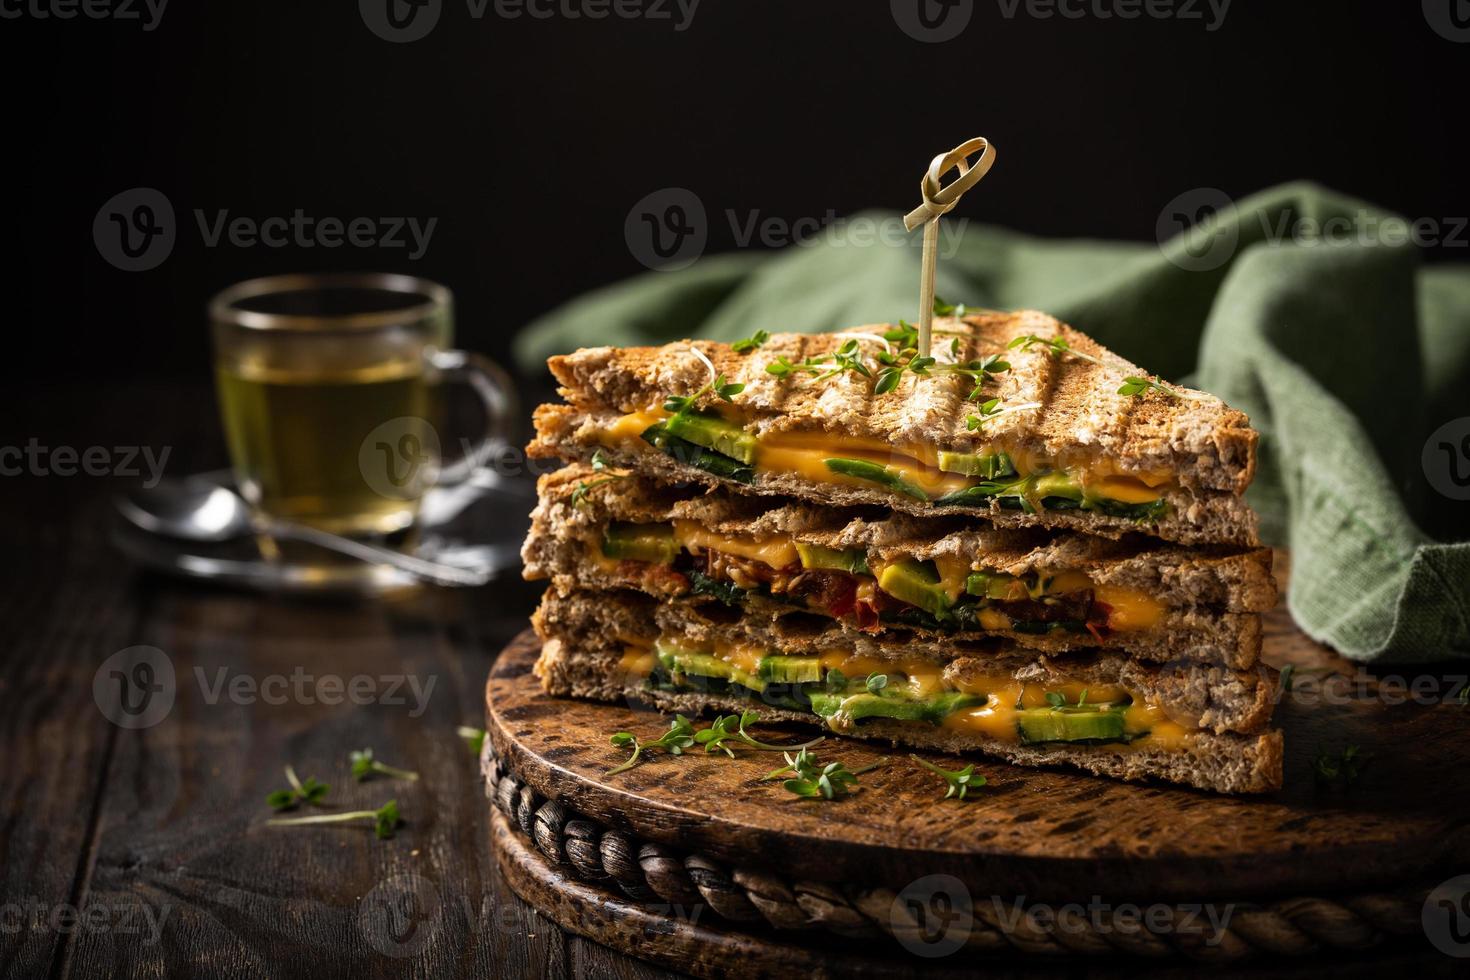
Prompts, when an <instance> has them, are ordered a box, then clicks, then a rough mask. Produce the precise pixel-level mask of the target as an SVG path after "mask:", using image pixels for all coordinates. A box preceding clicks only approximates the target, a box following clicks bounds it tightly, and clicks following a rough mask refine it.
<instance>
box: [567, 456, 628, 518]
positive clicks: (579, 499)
mask: <svg viewBox="0 0 1470 980" xmlns="http://www.w3.org/2000/svg"><path fill="white" fill-rule="evenodd" d="M611 469H612V467H611V464H609V463H608V461H607V457H606V456H604V455H603V454H602V450H601V449H599V450H597V451H596V452H594V453H593V454H592V472H594V473H607V472H609V471H610V470H611ZM627 478H628V474H627V473H613V474H612V475H611V476H604V477H602V478H601V479H597V480H582V481H581V482H579V483H578V484H577V489H575V490H573V491H572V506H573V507H581V506H582V504H583V502H584V501H585V500H586V499H587V494H588V492H589V491H590V490H591V489H592V488H593V487H600V486H602V485H603V484H604V483H612V482H613V481H615V480H625V479H627Z"/></svg>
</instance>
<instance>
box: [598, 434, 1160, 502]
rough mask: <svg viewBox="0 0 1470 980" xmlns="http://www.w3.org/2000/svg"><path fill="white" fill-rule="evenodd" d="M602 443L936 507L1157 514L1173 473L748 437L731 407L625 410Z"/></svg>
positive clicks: (833, 440)
mask: <svg viewBox="0 0 1470 980" xmlns="http://www.w3.org/2000/svg"><path fill="white" fill-rule="evenodd" d="M600 441H601V442H602V444H603V445H605V446H607V447H609V448H617V449H622V450H625V451H626V450H634V451H658V452H662V453H664V454H666V455H669V456H671V457H673V458H674V459H676V460H678V461H679V462H681V463H684V464H685V465H688V466H693V467H695V468H697V469H701V470H704V471H705V472H708V473H711V474H713V475H715V476H719V477H723V478H725V479H730V480H734V481H736V482H740V483H751V482H754V480H755V478H756V476H757V475H761V474H780V475H788V476H797V477H800V478H802V479H805V480H809V481H812V482H816V483H828V484H836V485H841V486H862V487H869V488H871V487H874V486H877V487H882V488H885V489H887V490H889V491H890V492H893V493H899V494H903V495H905V496H908V497H912V498H914V499H916V500H920V501H925V502H928V503H931V504H933V505H934V506H936V507H989V506H990V504H991V502H992V501H996V502H998V503H999V504H1000V506H1002V507H1005V508H1008V509H1015V510H1022V511H1025V512H1027V513H1038V512H1040V511H1043V510H1079V509H1080V510H1090V511H1098V512H1101V513H1104V514H1107V515H1109V516H1112V517H1124V518H1130V519H1134V520H1139V521H1145V520H1157V519H1158V518H1160V517H1162V516H1163V515H1164V514H1165V513H1166V512H1167V507H1168V505H1167V504H1166V503H1165V501H1164V500H1163V494H1164V492H1165V491H1167V490H1173V489H1177V488H1178V481H1177V479H1176V478H1175V476H1174V474H1171V473H1166V472H1162V471H1160V472H1150V473H1144V474H1137V473H1123V472H1120V471H1119V469H1118V468H1117V466H1116V465H1115V464H1114V463H1113V462H1112V461H1111V460H1108V459H1105V458H1085V459H1083V458H1078V459H1068V460H1053V459H1045V458H1042V457H1039V456H1037V455H1035V454H1031V453H1023V452H1020V451H1018V450H1016V449H1014V448H1009V449H1008V448H1005V447H1001V446H999V445H990V444H987V445H983V446H979V447H975V448H974V449H973V451H963V452H962V451H948V450H941V449H938V448H937V447H933V446H898V445H890V444H887V443H882V442H877V441H874V440H868V439H860V438H855V437H850V436H841V435H835V434H830V433H802V432H771V433H767V434H765V435H756V434H753V433H751V432H749V431H748V430H747V428H746V426H745V425H744V424H743V421H742V420H741V419H739V418H738V417H734V416H733V414H726V415H721V414H716V413H714V412H708V411H703V412H697V411H680V412H674V413H669V412H668V411H665V410H663V409H657V408H655V409H650V410H647V411H641V412H631V413H628V414H626V415H623V416H620V417H619V418H617V419H616V420H614V421H612V422H611V423H609V424H608V425H607V426H606V427H605V428H604V429H603V430H602V432H601V433H600Z"/></svg>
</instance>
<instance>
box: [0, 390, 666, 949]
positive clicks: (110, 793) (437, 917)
mask: <svg viewBox="0 0 1470 980" xmlns="http://www.w3.org/2000/svg"><path fill="white" fill-rule="evenodd" d="M10 404H11V407H10V408H9V409H8V410H7V411H6V412H5V413H4V416H5V417H4V419H3V420H0V425H3V437H0V447H8V446H15V447H22V448H24V447H26V446H27V444H28V443H30V441H31V440H32V439H34V440H35V443H34V444H35V445H36V446H37V447H38V452H37V453H36V454H34V455H36V456H37V457H40V453H39V449H40V448H44V449H47V450H54V449H55V448H57V447H62V446H69V447H73V448H75V449H77V450H78V451H84V450H85V449H87V448H88V447H94V446H96V447H105V448H107V449H108V450H109V451H113V450H115V449H116V448H117V447H131V446H149V447H152V448H153V449H154V451H155V452H158V451H161V449H162V447H165V446H167V447H169V449H170V455H169V458H168V462H167V472H168V473H169V474H170V475H183V474H188V473H191V472H197V471H199V470H203V469H210V468H214V467H217V466H220V465H222V464H223V463H224V458H223V450H222V448H221V447H220V445H219V437H218V434H217V428H216V421H215V415H214V407H213V403H212V401H211V394H210V392H209V391H208V390H207V389H204V388H199V389H177V388H174V387H151V386H134V387H130V388H127V389H111V390H106V391H101V392H98V391H89V390H75V389H51V390H33V391H23V392H20V393H16V394H13V396H12V400H11V403H10ZM113 459H114V461H115V462H120V461H121V454H118V453H115V452H114V453H113ZM61 462H62V468H63V469H65V468H66V462H65V457H64V456H63V458H62V460H61ZM0 464H9V467H10V468H11V469H13V468H14V467H15V464H16V460H15V459H14V456H13V454H12V455H11V457H9V458H0ZM20 468H21V469H23V470H26V472H24V473H22V474H19V475H5V476H0V494H3V497H0V499H3V502H4V511H3V513H4V515H5V520H4V522H3V530H0V535H3V542H4V549H3V554H4V556H5V562H4V568H3V571H0V623H3V629H0V636H3V643H4V648H3V653H0V760H3V761H0V800H3V803H0V880H3V886H0V972H3V973H4V975H6V976H16V977H30V976H53V977H56V976H119V977H124V976H128V977H130V976H148V977H155V976H279V975H293V976H294V975H310V976H315V977H328V976H343V975H352V976H355V977H367V976H407V975H413V976H431V977H444V976H451V975H464V976H479V977H522V976H526V977H543V976H545V977H571V976H576V977H605V976H620V977H666V976H670V974H668V973H665V972H664V971H660V970H654V969H651V968H648V967H646V966H644V965H642V964H640V963H638V962H636V961H634V960H630V959H628V958H626V957H623V956H621V955H618V954H615V953H612V952H610V951H608V950H606V949H604V948H603V947H600V946H598V945H596V944H594V943H591V942H588V941H586V940H583V939H579V938H577V937H575V936H571V935H568V934H565V933H563V932H562V931H561V930H560V929H558V928H556V927H555V926H553V925H551V924H550V923H549V922H547V921H546V920H545V919H544V918H541V917H539V916H538V915H537V914H536V912H535V910H534V909H532V908H531V907H529V906H528V905H526V904H525V903H523V902H521V901H520V900H519V899H518V898H516V897H515V895H513V894H512V893H511V892H510V891H509V890H508V889H507V888H506V886H505V884H504V883H503V882H502V880H501V879H500V876H499V874H498V872H497V870H496V868H495V863H494V860H493V859H492V857H491V855H490V853H489V851H488V841H489V836H488V833H489V831H488V826H489V821H488V809H487V804H486V801H485V798H484V795H483V791H482V788H481V782H480V775H479V772H478V770H477V767H476V763H475V760H474V759H473V758H472V756H471V754H470V752H469V750H468V749H467V748H466V745H465V743H464V742H463V741H462V740H461V738H460V737H459V736H458V735H457V734H456V728H457V726H459V725H462V724H468V725H474V726H477V727H478V726H481V725H482V724H483V722H482V721H481V718H482V714H483V703H484V700H483V686H484V681H485V677H486V675H487V673H488V670H489V667H490V663H491V661H492V659H493V657H494V656H495V654H496V652H497V651H498V650H500V648H501V646H502V645H503V644H504V642H505V641H506V640H507V639H508V638H510V637H511V636H513V635H514V634H515V633H516V632H518V631H519V630H521V629H523V628H524V626H525V624H526V616H527V615H528V613H529V612H530V610H531V609H532V607H533V605H534V601H535V596H536V590H535V589H533V588H532V587H531V586H529V585H526V584H524V583H521V582H520V581H519V579H518V578H517V577H514V576H512V577H511V578H510V579H509V580H505V581H500V582H496V583H494V584H493V585H491V586H487V587H485V588H481V589H477V590H474V591H463V592H427V593H420V594H417V595H414V596H411V597H408V598H406V599H400V600H395V601H391V602H369V603H354V602H342V601H338V602H306V601H302V600H293V599H285V598H267V597H262V596H258V595H251V594H245V593H241V592H234V591H229V590H225V589H220V588H215V587H211V586H208V585H201V584H196V583H192V582H187V581H181V580H178V579H173V578H167V577H164V576H161V575H157V574H154V573H148V572H142V571H139V570H137V569H135V568H133V567H132V566H131V565H130V564H129V563H128V562H127V561H126V560H125V559H123V558H122V557H121V556H120V555H119V554H118V553H117V552H116V551H115V550H114V549H113V548H112V547H111V545H110V544H109V541H108V536H107V530H108V527H109V517H110V514H109V505H108V500H109V497H110V495H111V494H112V493H114V492H115V491H116V490H118V489H120V488H122V487H123V486H125V485H126V484H128V483H129V482H137V481H136V480H131V481H130V480H129V479H128V478H126V477H111V476H110V477H95V476H86V475H73V476H62V475H58V474H56V473H54V472H50V473H48V474H47V475H40V474H39V470H40V469H41V467H40V466H36V465H32V464H29V463H26V462H23V461H22V462H21V463H20ZM47 469H50V467H49V466H48V467H47ZM524 518H525V514H524V513H519V514H507V515H503V520H504V521H506V522H510V523H515V522H519V521H523V520H524ZM136 645H148V646H153V647H157V648H159V649H160V650H162V651H164V652H165V653H166V654H167V656H168V658H169V659H170V661H171V662H172V666H173V670H174V674H175V679H176V685H175V686H176V697H175V700H174V703H173V706H172V708H171V709H170V710H169V712H168V714H167V716H166V717H164V719H163V720H162V721H160V722H158V723H157V724H155V725H153V726H151V727H147V728H142V729H137V730H125V729H123V728H120V727H118V726H117V725H115V724H113V723H112V722H111V721H109V720H108V718H106V717H104V715H103V713H102V711H101V710H100V709H99V707H98V703H97V701H96V700H95V699H94V696H93V679H94V675H95V674H96V673H97V671H98V668H99V666H100V665H102V663H103V662H104V661H105V660H107V658H108V657H110V656H112V655H113V654H114V653H116V652H118V651H120V650H123V649H125V648H128V647H132V646H136ZM196 670H197V671H202V672H203V677H204V680H203V681H202V682H201V681H200V679H199V675H198V674H197V673H196ZM295 675H305V676H309V677H312V678H316V679H317V683H316V684H315V685H311V686H306V685H305V682H301V683H302V684H303V687H302V689H304V690H307V691H315V692H318V693H319V694H321V695H322V697H320V698H318V697H317V696H315V695H313V696H312V697H311V701H312V702H313V703H307V699H306V698H303V697H299V696H296V695H295V694H294V693H290V688H289V687H288V689H287V690H288V693H287V696H286V697H284V698H277V697H276V696H275V691H274V689H273V688H271V687H270V686H269V684H268V683H267V679H268V678H272V677H284V678H285V679H286V680H287V682H288V684H294V683H296V682H294V681H293V680H292V678H293V676H295ZM358 675H362V676H366V677H371V678H393V677H396V676H402V677H408V678H412V679H417V681H418V683H419V685H420V688H421V689H423V688H426V687H427V685H428V684H430V683H432V684H433V687H432V689H431V690H430V692H429V695H428V697H427V698H425V699H424V705H423V708H422V710H421V711H420V710H419V708H418V706H416V705H415V704H414V703H413V699H412V696H411V694H410V695H408V696H407V700H408V703H407V704H397V705H395V704H385V703H370V704H353V703H349V702H346V701H344V703H341V704H326V703H322V702H323V700H325V699H326V698H330V697H332V696H333V695H332V691H331V689H330V687H322V686H320V684H321V682H323V681H325V682H326V683H327V684H330V681H329V680H327V679H328V678H332V677H340V678H343V680H344V683H345V682H347V681H350V679H351V678H353V677H355V676H358ZM221 676H224V677H226V678H228V679H230V683H255V684H262V685H265V686H263V687H261V689H260V690H259V693H258V696H257V697H255V698H254V699H253V703H248V702H250V701H251V700H252V699H251V698H249V697H232V696H231V695H230V694H229V693H228V691H229V689H228V688H226V689H224V690H223V691H222V692H221V693H220V695H219V696H218V697H212V694H213V691H214V687H215V685H216V683H217V681H218V679H219V678H220V677H221ZM241 677H243V678H248V679H249V681H247V682H241V681H237V680H235V679H236V678H241ZM374 683H375V684H376V688H375V691H374V695H375V696H376V695H381V700H392V699H393V696H392V693H391V692H390V691H389V690H388V687H389V684H390V683H391V681H387V682H384V681H381V680H380V681H376V682H374ZM366 690H367V689H366V688H361V689H360V691H359V693H363V692H366ZM407 691H408V688H407V685H406V684H405V685H404V686H403V687H402V688H401V689H400V692H399V694H400V695H403V694H405V693H406V692H407ZM267 695H269V696H270V700H271V701H281V703H267V700H266V697H267ZM364 699H365V698H364ZM211 700H212V701H213V703H211ZM365 747H371V748H372V749H373V750H374V751H375V752H376V754H377V756H378V757H379V758H380V759H382V760H384V761H386V762H389V763H392V764H395V765H399V766H404V767H407V768H410V769H414V770H417V771H418V772H420V773H421V774H422V778H421V779H420V780H419V781H418V782H417V783H405V782H393V781H388V780H374V781H371V782H366V783H361V784H359V783H355V782H354V781H353V780H352V778H351V777H350V775H349V763H348V753H349V752H350V751H352V750H354V749H361V748H365ZM287 763H291V764H294V766H295V767H296V769H297V770H298V771H299V773H300V774H301V775H302V776H303V777H305V776H313V777H316V778H317V779H320V780H322V781H324V782H327V783H329V784H331V787H332V789H331V793H330V798H331V799H332V800H333V801H335V802H336V803H337V804H338V805H340V806H341V807H343V808H348V807H351V808H357V807H359V806H367V807H370V808H371V807H375V806H377V805H379V804H381V803H382V802H383V801H385V800H387V799H388V798H390V797H394V798H396V799H397V800H398V802H399V803H400V805H401V807H402V812H403V818H404V821H405V822H404V825H403V826H402V827H401V828H400V830H399V832H398V835H397V837H396V838H394V839H393V840H388V841H379V840H377V839H375V838H374V836H373V833H372V830H371V827H369V826H367V825H361V826H358V825H353V826H343V827H322V828H316V827H309V828H307V827H303V828H296V827H293V828H276V827H267V826H265V823H264V822H265V820H266V818H268V817H269V816H270V815H271V811H270V809H269V808H268V807H267V806H266V803H265V799H266V795H267V794H268V793H270V792H271V791H272V790H275V789H278V788H281V787H282V786H283V785H284V784H285V779H284V776H283V775H282V767H283V766H284V765H285V764H287ZM410 893H412V894H413V895H414V896H415V897H416V898H417V904H416V905H414V904H411V903H409V902H408V898H409V896H410ZM405 909H409V910H413V909H417V915H418V916H419V918H418V919H417V921H409V922H404V921H403V919H402V917H401V916H402V912H403V911H404V910H405ZM73 910H79V911H73ZM395 915H396V916H398V919H397V923H396V925H395V920H394V916H395Z"/></svg>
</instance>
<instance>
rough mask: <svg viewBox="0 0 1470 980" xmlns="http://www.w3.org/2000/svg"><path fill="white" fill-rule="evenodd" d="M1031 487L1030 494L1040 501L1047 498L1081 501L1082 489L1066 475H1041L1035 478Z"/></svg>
mask: <svg viewBox="0 0 1470 980" xmlns="http://www.w3.org/2000/svg"><path fill="white" fill-rule="evenodd" d="M1032 487H1033V489H1032V493H1033V494H1034V495H1035V496H1036V497H1037V498H1039V499H1042V500H1044V499H1046V498H1047V497H1064V498H1066V499H1068V500H1081V499H1082V488H1081V487H1080V486H1078V485H1077V481H1076V480H1075V479H1073V478H1072V477H1071V476H1069V475H1068V474H1066V473H1043V474H1041V475H1040V476H1038V477H1036V479H1035V480H1034V481H1033V483H1032Z"/></svg>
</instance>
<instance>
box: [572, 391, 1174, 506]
mask: <svg viewBox="0 0 1470 980" xmlns="http://www.w3.org/2000/svg"><path fill="white" fill-rule="evenodd" d="M721 415H722V416H723V417H726V418H728V419H729V420H730V421H734V422H737V423H738V422H739V421H740V420H739V419H738V418H733V417H731V413H729V412H728V411H726V412H722V413H721ZM666 418H668V413H667V412H665V411H663V410H662V409H659V408H650V409H648V410H646V411H641V412H631V413H629V414H627V415H624V416H622V417H620V418H618V419H617V420H616V421H614V422H612V423H611V424H609V425H607V426H606V427H605V428H603V429H602V431H601V432H600V433H599V434H598V441H599V442H601V444H602V445H604V446H607V447H608V448H623V449H639V450H641V449H651V447H649V446H648V445H647V444H644V443H642V441H641V440H640V438H639V437H640V436H641V435H642V434H643V432H644V431H645V430H646V429H648V427H649V426H652V425H654V424H655V423H657V422H660V421H662V420H664V419H666ZM983 451H985V452H1005V453H1006V454H1007V455H1008V456H1009V457H1010V459H1011V461H1012V463H1013V464H1014V465H1015V467H1016V472H1017V473H1018V474H1019V475H1020V476H1022V477H1025V476H1030V475H1032V474H1039V473H1051V472H1060V473H1065V474H1067V475H1068V476H1070V477H1071V478H1072V479H1074V480H1075V481H1076V482H1077V484H1078V486H1080V487H1082V489H1083V490H1084V491H1085V492H1086V493H1089V494H1092V495H1094V496H1097V497H1106V498H1108V499H1110V500H1116V501H1119V502H1121V503H1125V504H1148V503H1153V502H1154V501H1156V500H1158V499H1159V498H1160V497H1161V496H1162V491H1163V490H1164V489H1166V488H1168V487H1170V486H1172V485H1174V484H1175V482H1176V481H1175V477H1174V475H1173V474H1172V473H1169V472H1166V471H1162V470H1160V471H1146V472H1141V473H1134V472H1128V473H1124V472H1121V471H1120V470H1119V467H1118V463H1117V462H1116V461H1114V460H1110V459H1107V458H1105V457H1081V456H1079V457H1076V458H1071V459H1066V460H1053V459H1046V458H1044V457H1042V456H1039V455H1036V454H1034V453H1024V452H1019V451H1014V450H1009V449H1006V448H1005V447H1003V446H988V447H985V448H984V450H983ZM938 457H939V451H938V450H937V449H935V448H934V447H932V446H912V445H904V446H896V445H890V444H889V443H885V442H881V441H877V440H872V439H858V438H853V437H851V436H842V435H835V434H831V433H821V432H772V433H768V434H766V435H764V436H761V437H760V438H759V440H758V441H757V443H756V459H755V469H756V472H757V473H758V474H782V475H786V474H794V475H797V476H800V477H801V478H803V479H806V480H810V481H812V482H814V483H831V484H837V485H841V486H861V487H869V488H871V487H872V486H873V484H872V483H871V482H870V481H867V480H863V479H862V478H860V477H854V476H849V475H847V474H843V473H835V472H833V471H832V470H831V469H830V468H828V466H827V462H826V461H827V460H829V459H835V458H841V459H860V460H865V461H867V462H871V463H877V464H880V465H883V466H886V467H888V468H889V469H890V470H892V471H893V472H895V473H897V474H898V475H901V476H902V477H904V478H905V479H906V480H908V481H909V482H910V483H913V484H914V485H916V486H918V487H920V488H921V489H923V491H924V492H925V493H926V494H928V496H929V497H930V498H931V499H934V498H937V497H941V496H943V495H945V494H948V493H955V492H957V491H960V490H965V489H967V488H969V487H971V486H974V485H975V484H976V483H977V482H979V481H978V480H977V479H976V478H974V477H969V476H963V475H960V474H957V473H946V472H944V471H942V470H940V469H939V462H938Z"/></svg>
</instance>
